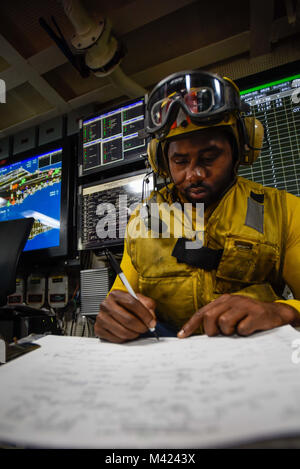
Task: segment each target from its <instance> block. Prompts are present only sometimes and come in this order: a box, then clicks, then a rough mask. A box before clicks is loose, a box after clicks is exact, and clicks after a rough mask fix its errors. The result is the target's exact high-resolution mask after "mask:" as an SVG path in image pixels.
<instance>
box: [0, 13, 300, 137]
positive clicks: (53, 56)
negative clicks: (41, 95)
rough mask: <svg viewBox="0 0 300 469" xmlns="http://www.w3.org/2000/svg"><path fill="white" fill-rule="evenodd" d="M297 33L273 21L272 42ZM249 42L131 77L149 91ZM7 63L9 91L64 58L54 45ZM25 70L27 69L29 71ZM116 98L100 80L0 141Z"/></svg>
mask: <svg viewBox="0 0 300 469" xmlns="http://www.w3.org/2000/svg"><path fill="white" fill-rule="evenodd" d="M299 31H300V25H299V24H296V25H293V26H291V25H290V24H289V23H288V21H287V17H284V18H279V19H278V20H276V21H274V22H273V25H272V36H271V41H272V42H276V41H278V40H279V39H282V38H285V37H288V36H290V35H292V34H295V33H296V32H299ZM250 41H251V33H250V31H245V32H243V33H241V34H238V35H236V36H233V37H230V38H228V39H225V40H223V41H220V42H217V43H214V44H211V45H209V46H206V47H202V48H200V49H198V50H195V51H191V52H189V53H187V54H184V55H182V56H179V57H176V58H174V59H171V60H168V61H166V62H164V63H160V64H156V65H154V66H152V67H150V68H148V69H146V70H142V71H140V72H138V73H136V74H135V75H133V76H132V77H131V78H132V79H134V80H135V81H137V82H138V83H140V84H141V85H142V86H144V87H146V88H149V87H150V86H152V85H153V84H154V83H156V82H158V81H159V80H160V79H161V78H163V77H164V76H166V75H168V74H169V73H173V72H175V71H176V70H180V69H183V68H201V67H202V68H204V67H208V66H210V65H212V64H214V63H218V62H222V61H224V60H226V59H230V58H231V57H235V56H237V55H240V54H243V53H246V52H248V51H249V50H250ZM3 47H4V44H3V40H2V37H1V36H0V51H2V49H3ZM10 47H11V46H10ZM13 52H14V54H15V53H16V51H15V50H14V49H13ZM1 55H4V57H5V54H2V52H1ZM7 58H8V56H7ZM8 62H10V63H13V64H14V63H15V65H14V66H12V67H11V68H10V69H7V70H5V71H4V72H2V73H1V74H0V78H2V79H3V78H4V79H5V81H6V84H7V88H8V89H12V88H14V87H16V86H18V85H20V84H22V83H24V82H25V81H30V80H27V78H28V75H30V73H31V74H33V73H34V72H35V74H36V75H37V81H38V82H40V80H43V78H42V77H41V76H40V74H43V73H46V72H47V71H49V70H52V69H53V68H56V67H57V66H59V65H62V64H63V63H65V62H66V59H65V57H64V56H63V55H62V53H61V52H60V51H59V50H58V49H57V48H56V47H55V46H51V47H50V48H48V49H46V50H44V51H42V52H41V53H39V54H36V55H34V56H33V57H31V58H30V59H29V60H28V61H27V62H26V61H24V59H23V58H22V57H20V56H19V57H15V62H14V61H13V62H12V60H11V57H9V60H8ZM24 62H25V64H24ZM23 67H24V68H23ZM27 67H29V70H28V68H27ZM29 72H30V73H29ZM43 82H44V83H47V82H45V80H43ZM34 86H35V85H34ZM40 86H41V83H40ZM49 87H50V85H48V84H47V90H45V92H46V93H47V91H49ZM50 89H51V90H52V92H53V93H55V94H56V96H57V93H56V92H55V91H54V90H53V89H52V88H51V87H50ZM119 97H120V93H119V92H118V90H117V89H116V88H115V87H113V86H112V85H110V84H106V85H102V86H101V81H100V80H99V88H98V89H96V90H93V91H91V92H88V93H86V94H84V95H82V96H78V97H76V98H74V99H72V100H70V101H69V102H68V103H65V102H64V101H63V100H62V98H61V97H59V98H60V99H58V104H59V103H60V102H61V101H63V103H62V104H63V109H64V110H60V108H58V107H55V108H54V109H53V110H51V111H47V112H46V113H43V114H40V115H39V116H35V117H33V118H30V119H28V120H26V121H24V122H21V123H17V124H15V125H13V126H10V127H9V128H7V129H5V130H2V131H1V132H0V138H2V137H4V136H7V135H11V134H13V133H15V132H19V131H21V130H23V129H26V128H29V127H31V126H34V125H38V124H39V123H41V122H45V121H47V120H48V119H51V118H52V117H56V116H58V115H61V114H67V113H68V112H70V111H71V110H73V109H77V108H80V107H82V106H85V105H87V104H90V103H94V102H99V103H101V102H103V103H105V102H108V101H110V100H113V99H117V98H119ZM47 99H48V98H47Z"/></svg>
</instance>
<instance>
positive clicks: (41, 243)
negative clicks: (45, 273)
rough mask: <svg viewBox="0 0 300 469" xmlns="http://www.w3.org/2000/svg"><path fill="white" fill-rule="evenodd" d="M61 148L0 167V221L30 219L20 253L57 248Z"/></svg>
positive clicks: (58, 243)
mask: <svg viewBox="0 0 300 469" xmlns="http://www.w3.org/2000/svg"><path fill="white" fill-rule="evenodd" d="M61 188H62V148H58V149H56V150H52V151H50V152H47V153H43V154H40V155H37V156H34V157H30V158H27V159H24V160H22V161H17V162H14V163H11V164H7V165H5V166H0V221H5V220H14V219H19V218H28V217H33V218H34V220H35V221H34V224H33V228H32V230H31V233H30V235H29V239H28V241H27V243H26V245H25V248H24V251H35V250H39V249H45V248H54V247H59V246H60V238H61V237H60V230H61Z"/></svg>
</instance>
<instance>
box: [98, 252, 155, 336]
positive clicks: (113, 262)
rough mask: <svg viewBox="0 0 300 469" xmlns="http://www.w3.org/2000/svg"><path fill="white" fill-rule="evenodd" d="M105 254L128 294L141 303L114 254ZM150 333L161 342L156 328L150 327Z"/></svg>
mask: <svg viewBox="0 0 300 469" xmlns="http://www.w3.org/2000/svg"><path fill="white" fill-rule="evenodd" d="M105 254H106V256H107V257H108V260H109V263H110V266H111V268H112V269H113V270H114V271H115V273H116V275H118V276H119V278H120V280H121V281H122V283H123V285H124V286H125V287H126V289H127V291H128V293H130V295H131V296H133V298H135V299H136V300H138V301H139V299H138V297H137V296H136V294H135V292H134V290H133V288H132V286H131V285H130V283H129V282H128V280H127V278H126V276H125V274H124V272H123V271H122V269H121V267H120V265H119V263H118V262H117V260H116V259H115V258H114V256H113V255H112V253H111V252H110V251H109V250H108V249H105ZM149 331H150V332H152V334H154V335H155V337H156V338H157V340H159V338H158V334H157V332H156V330H155V327H149Z"/></svg>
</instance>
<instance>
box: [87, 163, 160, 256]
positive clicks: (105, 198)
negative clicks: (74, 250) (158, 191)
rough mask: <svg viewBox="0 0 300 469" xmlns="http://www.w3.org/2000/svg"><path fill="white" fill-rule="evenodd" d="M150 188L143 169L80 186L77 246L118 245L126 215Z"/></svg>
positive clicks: (90, 247)
mask: <svg viewBox="0 0 300 469" xmlns="http://www.w3.org/2000/svg"><path fill="white" fill-rule="evenodd" d="M153 189H154V181H153V176H152V175H147V174H146V173H145V171H142V172H139V173H138V174H136V173H135V174H132V173H130V174H127V175H124V176H123V177H118V178H114V179H108V180H103V181H100V182H99V183H94V184H85V185H82V186H80V187H79V204H78V206H79V232H78V249H79V250H82V249H93V248H94V249H97V248H101V247H104V246H106V245H122V244H123V242H124V237H125V231H126V226H127V222H128V220H129V217H130V215H131V214H132V212H133V211H134V209H135V208H136V206H137V205H139V204H140V203H141V202H142V200H143V199H145V198H146V197H148V196H149V195H150V192H151V191H152V190H153Z"/></svg>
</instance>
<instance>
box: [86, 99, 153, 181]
mask: <svg viewBox="0 0 300 469" xmlns="http://www.w3.org/2000/svg"><path fill="white" fill-rule="evenodd" d="M144 116H145V112H144V99H136V100H134V101H131V102H127V103H126V104H123V105H121V106H119V107H115V108H113V109H109V110H108V111H107V112H104V113H101V114H98V115H96V116H94V117H91V118H88V119H85V120H83V121H82V122H81V134H80V135H81V143H80V162H79V176H85V175H86V174H91V173H95V172H99V171H103V170H105V169H108V168H111V167H114V166H120V165H124V164H126V163H130V162H132V161H137V160H139V159H141V158H145V156H146V153H147V148H146V141H145V139H144V138H140V137H139V136H138V132H139V130H141V129H143V128H144Z"/></svg>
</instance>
